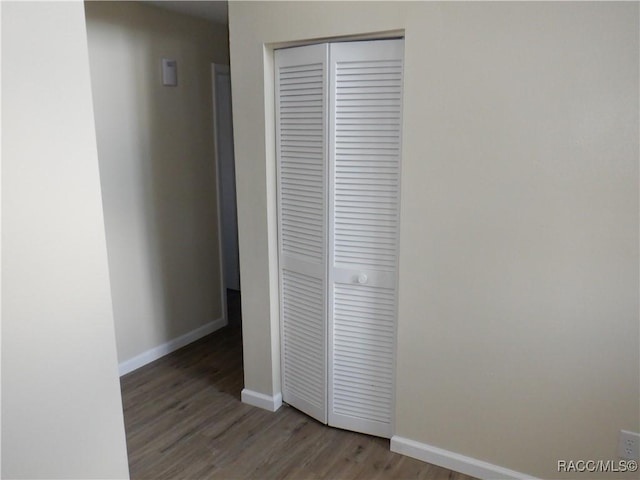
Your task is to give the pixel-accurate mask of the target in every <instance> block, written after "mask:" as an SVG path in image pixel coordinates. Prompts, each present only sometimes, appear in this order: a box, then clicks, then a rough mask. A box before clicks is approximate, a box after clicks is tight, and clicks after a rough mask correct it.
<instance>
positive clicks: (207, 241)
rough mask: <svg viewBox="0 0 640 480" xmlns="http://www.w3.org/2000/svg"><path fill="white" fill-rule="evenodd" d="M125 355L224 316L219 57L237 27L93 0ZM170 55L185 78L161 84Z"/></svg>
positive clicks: (106, 194)
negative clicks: (215, 77)
mask: <svg viewBox="0 0 640 480" xmlns="http://www.w3.org/2000/svg"><path fill="white" fill-rule="evenodd" d="M85 9H86V15H87V29H88V38H89V53H90V62H91V79H92V85H93V100H94V106H95V112H96V130H97V136H98V152H99V158H100V177H101V183H102V195H103V201H104V212H105V225H106V230H107V246H108V252H109V269H110V275H111V285H112V290H113V308H114V315H115V319H116V335H117V344H118V358H119V360H120V362H123V361H126V360H129V359H131V358H132V357H135V356H136V355H139V354H141V353H143V352H146V351H147V350H149V349H152V348H154V347H157V346H159V345H162V344H163V343H165V342H167V341H170V340H172V339H174V338H176V337H178V336H180V335H183V334H185V333H188V332H190V331H192V330H194V329H196V328H199V327H201V326H203V325H205V324H207V323H208V322H212V321H214V320H217V319H219V318H221V317H222V315H223V312H222V306H221V305H222V304H221V297H220V265H219V254H218V232H217V222H218V221H217V199H216V195H217V194H216V174H215V154H214V143H213V123H212V122H213V113H212V93H211V89H212V87H211V63H212V62H215V63H221V64H228V61H229V58H228V39H227V30H226V27H225V26H221V25H216V24H211V23H208V22H206V21H204V20H200V19H197V18H194V17H190V16H185V15H180V14H176V13H173V12H168V11H165V10H162V9H159V8H156V7H151V6H147V5H143V4H141V3H137V2H87V3H86V4H85ZM162 58H172V59H175V60H177V62H178V86H177V87H164V86H162V82H161V75H160V71H161V69H160V65H161V59H162Z"/></svg>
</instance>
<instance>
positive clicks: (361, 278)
mask: <svg viewBox="0 0 640 480" xmlns="http://www.w3.org/2000/svg"><path fill="white" fill-rule="evenodd" d="M367 280H368V277H367V274H366V273H361V274H360V275H358V283H361V284H364V283H367Z"/></svg>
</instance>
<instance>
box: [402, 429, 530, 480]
mask: <svg viewBox="0 0 640 480" xmlns="http://www.w3.org/2000/svg"><path fill="white" fill-rule="evenodd" d="M390 448H391V451H392V452H396V453H400V454H402V455H406V456H408V457H412V458H416V459H418V460H422V461H423V462H427V463H432V464H433V465H438V466H439V467H444V468H448V469H449V470H454V471H456V472H460V473H464V474H465V475H469V476H471V477H476V478H480V479H484V480H497V479H504V480H537V479H536V478H535V477H532V476H531V475H527V474H526V473H521V472H516V471H515V470H509V469H508V468H504V467H500V466H498V465H493V464H491V463H488V462H483V461H482V460H477V459H475V458H472V457H466V456H464V455H460V454H459V453H455V452H450V451H449V450H444V449H442V448H438V447H434V446H432V445H428V444H426V443H420V442H416V441H415V440H410V439H408V438H404V437H400V436H398V435H394V436H393V437H391V447H390Z"/></svg>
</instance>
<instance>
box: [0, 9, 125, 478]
mask: <svg viewBox="0 0 640 480" xmlns="http://www.w3.org/2000/svg"><path fill="white" fill-rule="evenodd" d="M1 8H2V478H5V479H12V478H29V479H36V478H42V479H58V478H59V479H71V478H78V479H91V478H109V479H118V478H128V477H129V475H128V466H127V450H126V444H125V433H124V422H123V417H122V405H121V400H120V384H119V382H118V370H117V359H116V346H115V335H114V324H113V312H112V308H111V293H110V290H109V276H108V275H109V274H108V269H107V250H106V243H105V231H104V223H103V217H102V202H101V198H100V180H99V176H98V157H97V151H96V137H95V131H94V126H93V108H92V104H91V85H90V80H89V61H88V52H87V37H86V29H85V21H84V11H83V7H82V3H80V2H60V3H57V2H56V3H52V2H46V3H31V2H2V7H1Z"/></svg>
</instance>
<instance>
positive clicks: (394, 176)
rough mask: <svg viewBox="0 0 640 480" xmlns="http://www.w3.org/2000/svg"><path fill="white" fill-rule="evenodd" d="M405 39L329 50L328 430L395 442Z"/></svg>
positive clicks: (347, 45) (361, 43)
mask: <svg viewBox="0 0 640 480" xmlns="http://www.w3.org/2000/svg"><path fill="white" fill-rule="evenodd" d="M402 56H403V55H402V41H401V40H390V41H376V42H354V43H344V44H332V45H331V50H330V59H331V62H330V80H329V82H330V85H329V90H330V92H331V93H330V95H331V96H332V102H331V104H330V113H329V124H330V130H329V131H330V137H329V139H330V141H329V157H330V182H329V188H330V192H329V204H330V206H329V211H330V213H331V217H330V221H329V242H330V248H329V262H330V269H329V279H328V280H329V424H330V425H334V426H338V427H342V428H347V429H349V430H356V431H360V432H364V433H369V434H374V435H379V436H384V437H390V436H391V434H392V417H393V415H392V414H393V399H394V389H393V384H394V376H393V372H394V358H395V331H396V283H397V273H396V272H397V264H398V228H399V223H398V218H399V205H400V150H401V125H402Z"/></svg>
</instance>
